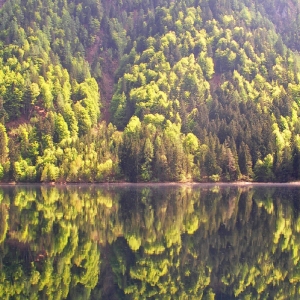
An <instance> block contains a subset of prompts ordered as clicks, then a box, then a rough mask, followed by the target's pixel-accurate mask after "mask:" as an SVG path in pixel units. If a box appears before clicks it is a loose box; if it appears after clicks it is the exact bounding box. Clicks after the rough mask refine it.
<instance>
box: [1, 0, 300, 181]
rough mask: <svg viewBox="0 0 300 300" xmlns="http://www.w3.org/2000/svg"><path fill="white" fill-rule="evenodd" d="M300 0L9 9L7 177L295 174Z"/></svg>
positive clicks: (284, 177)
mask: <svg viewBox="0 0 300 300" xmlns="http://www.w3.org/2000/svg"><path fill="white" fill-rule="evenodd" d="M299 8H300V3H299V1H298V0H290V1H287V0H268V1H260V0H256V1H248V0H241V1H238V0H195V1H191V0H181V1H179V0H174V1H161V0H155V1H154V0H148V1H141V0H126V1H125V0H124V1H115V0H111V1H106V0H83V1H79V0H76V1H70V0H65V1H63V0H56V1H48V0H40V1H37V0H10V1H6V2H4V4H3V6H2V8H1V10H0V19H1V23H0V180H1V181H3V182H6V181H12V180H13V181H17V182H49V181H55V182H107V181H119V180H128V181H134V182H137V181H235V180H254V181H289V180H297V179H299V177H300V120H299V117H298V116H299V114H300V109H299V106H300V85H299V80H300V69H299V66H300V64H299V63H300V60H299V54H298V52H297V51H300V44H299V40H300V39H299V30H300V17H299Z"/></svg>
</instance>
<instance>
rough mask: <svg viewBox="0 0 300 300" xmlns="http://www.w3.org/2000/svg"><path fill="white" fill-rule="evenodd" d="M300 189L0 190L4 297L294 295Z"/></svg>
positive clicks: (299, 290) (0, 287)
mask: <svg viewBox="0 0 300 300" xmlns="http://www.w3.org/2000/svg"><path fill="white" fill-rule="evenodd" d="M299 196H300V190H299V188H285V189H282V188H278V187H274V188H268V189H267V188H265V187H264V188H262V187H253V186H244V187H233V186H225V185H219V186H218V185H206V186H202V187H201V189H200V187H199V186H197V185H196V186H195V185H194V186H192V185H173V186H171V187H166V186H163V187H161V186H159V185H158V186H157V185H156V186H151V185H148V186H147V185H143V186H138V187H133V186H132V185H125V186H122V187H120V186H117V185H113V186H111V185H110V186H107V187H106V186H93V185H90V186H88V185H82V186H67V187H53V186H17V187H1V188H0V222H1V225H0V298H1V299H55V300H58V299H287V297H288V298H289V299H297V298H298V297H299V294H300V284H299V281H300V261H299V250H300V215H299V201H298V199H299Z"/></svg>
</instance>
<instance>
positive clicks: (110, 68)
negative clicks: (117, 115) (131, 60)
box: [99, 52, 118, 123]
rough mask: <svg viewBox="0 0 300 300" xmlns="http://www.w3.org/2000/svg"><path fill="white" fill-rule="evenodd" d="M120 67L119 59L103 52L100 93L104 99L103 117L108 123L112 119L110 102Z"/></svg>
mask: <svg viewBox="0 0 300 300" xmlns="http://www.w3.org/2000/svg"><path fill="white" fill-rule="evenodd" d="M117 68H118V61H117V60H113V59H111V58H110V57H109V55H108V54H107V53H106V52H104V53H103V54H102V68H101V70H102V78H101V80H100V82H99V84H100V95H101V100H102V104H103V107H102V118H103V119H104V120H105V121H106V122H107V123H108V122H109V121H110V102H111V99H112V97H113V94H114V74H115V72H116V70H117Z"/></svg>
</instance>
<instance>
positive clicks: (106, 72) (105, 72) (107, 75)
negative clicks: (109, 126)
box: [86, 31, 118, 123]
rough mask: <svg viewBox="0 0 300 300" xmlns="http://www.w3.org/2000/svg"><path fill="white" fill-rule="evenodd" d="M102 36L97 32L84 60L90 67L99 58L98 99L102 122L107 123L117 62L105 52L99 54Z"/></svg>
mask: <svg viewBox="0 0 300 300" xmlns="http://www.w3.org/2000/svg"><path fill="white" fill-rule="evenodd" d="M103 36H104V33H103V32H102V31H99V33H98V34H97V36H96V38H95V42H94V44H93V45H92V46H91V47H90V49H88V50H87V52H86V60H87V61H88V62H89V64H90V65H91V64H92V63H93V61H94V60H95V59H96V58H98V57H100V58H101V72H102V77H101V79H100V80H98V84H99V87H100V97H101V102H102V105H103V106H102V109H101V111H102V120H104V121H106V122H107V123H108V122H109V121H110V109H109V107H110V102H111V99H112V96H113V93H114V75H115V72H116V70H117V68H118V60H115V59H112V58H111V55H109V54H108V52H107V51H103V52H101V53H100V51H99V50H100V49H101V47H102V46H103V45H102V40H103ZM99 53H100V54H99ZM97 56H98V57H97Z"/></svg>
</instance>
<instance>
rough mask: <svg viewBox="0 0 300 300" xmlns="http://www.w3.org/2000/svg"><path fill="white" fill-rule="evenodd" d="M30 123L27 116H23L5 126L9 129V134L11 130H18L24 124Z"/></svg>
mask: <svg viewBox="0 0 300 300" xmlns="http://www.w3.org/2000/svg"><path fill="white" fill-rule="evenodd" d="M28 123H29V121H28V120H27V118H25V116H23V115H21V116H20V117H18V118H17V119H16V120H12V121H9V122H7V123H5V126H6V128H7V129H8V133H9V131H10V130H12V129H15V128H18V127H19V126H20V125H22V124H28Z"/></svg>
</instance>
